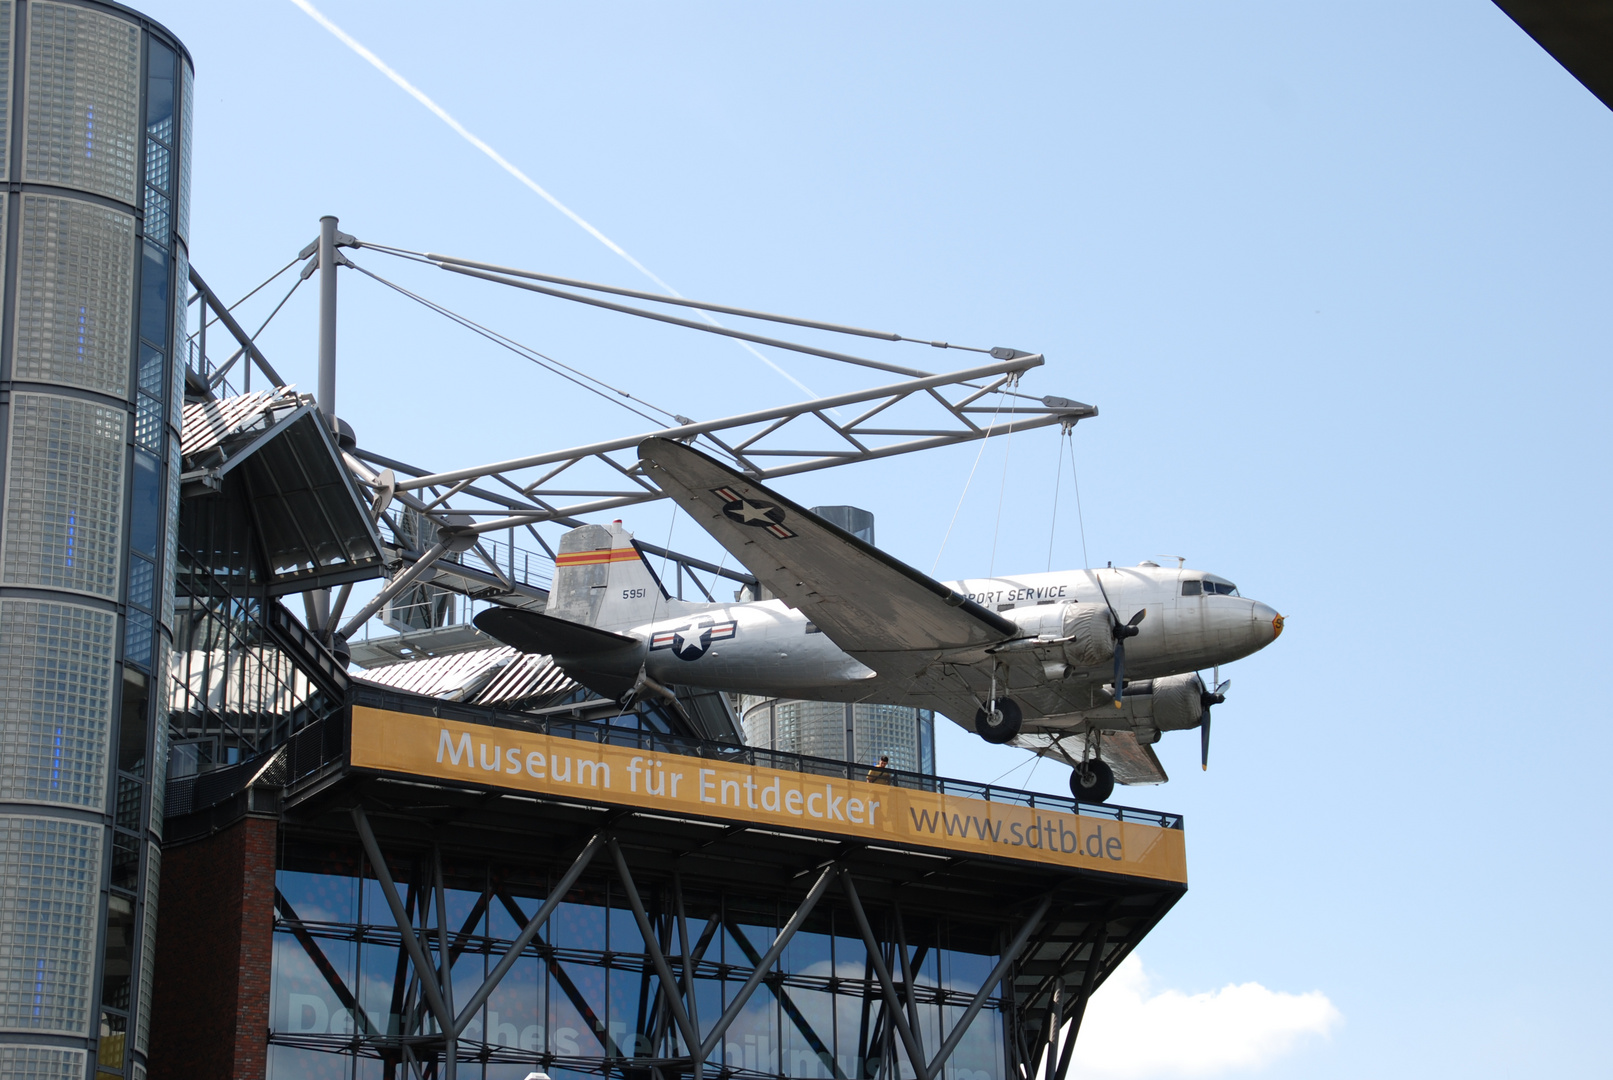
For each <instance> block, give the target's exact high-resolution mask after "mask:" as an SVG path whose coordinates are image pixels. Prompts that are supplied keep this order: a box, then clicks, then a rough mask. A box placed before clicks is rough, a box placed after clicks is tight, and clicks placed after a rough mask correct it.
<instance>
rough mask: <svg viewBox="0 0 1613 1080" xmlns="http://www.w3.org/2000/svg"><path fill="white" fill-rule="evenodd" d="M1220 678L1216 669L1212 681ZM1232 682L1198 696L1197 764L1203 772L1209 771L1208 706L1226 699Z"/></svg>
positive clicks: (1218, 684) (1229, 680) (1219, 685)
mask: <svg viewBox="0 0 1613 1080" xmlns="http://www.w3.org/2000/svg"><path fill="white" fill-rule="evenodd" d="M1220 677H1221V669H1220V668H1216V669H1215V674H1214V675H1213V676H1212V679H1219V678H1220ZM1231 685H1232V680H1231V679H1228V680H1227V681H1226V682H1223V683H1217V684H1216V687H1215V689H1214V690H1205V691H1203V692H1201V693H1200V694H1199V708H1200V709H1201V710H1202V711H1201V712H1200V714H1199V763H1200V765H1201V766H1202V767H1203V769H1204V771H1205V772H1209V770H1210V706H1211V705H1219V704H1221V703H1222V702H1223V701H1225V700H1226V699H1227V687H1229V686H1231Z"/></svg>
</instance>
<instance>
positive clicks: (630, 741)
mask: <svg viewBox="0 0 1613 1080" xmlns="http://www.w3.org/2000/svg"><path fill="white" fill-rule="evenodd" d="M352 700H353V703H354V704H356V705H367V706H370V707H371V708H377V709H390V710H392V711H394V712H404V713H414V714H416V715H424V716H434V717H438V718H439V719H444V720H458V721H461V722H464V723H470V724H483V725H486V726H490V727H503V728H514V729H518V730H522V731H535V732H538V733H539V734H543V735H549V736H553V737H557V738H562V739H576V740H578V741H579V742H592V743H605V744H608V745H611V746H629V747H633V748H634V749H638V750H648V751H653V752H656V753H663V754H681V755H684V756H686V757H703V758H715V759H718V760H721V761H727V762H732V763H735V764H741V765H759V766H762V767H764V768H769V769H778V770H781V771H783V772H800V773H810V774H812V775H815V776H835V777H845V778H846V779H848V780H861V779H863V778H864V777H865V776H866V775H867V773H868V768H869V767H868V765H866V764H858V763H856V762H850V761H834V760H832V759H829V758H818V757H809V756H807V755H805V754H792V753H788V752H786V751H783V750H768V749H765V748H762V747H756V746H730V745H727V744H724V743H714V742H707V741H705V740H702V739H695V738H691V737H689V736H686V735H663V734H660V733H658V732H654V731H642V730H639V729H637V728H627V727H615V726H612V725H609V724H599V723H590V722H587V721H581V720H567V719H564V718H560V717H538V716H530V715H525V714H521V713H504V712H498V711H496V710H491V709H480V708H476V707H474V706H465V705H458V704H455V703H452V702H445V701H441V700H438V699H437V698H422V697H418V696H416V695H414V694H405V693H400V692H398V691H395V690H388V689H385V688H382V687H377V686H370V685H367V684H365V685H361V684H359V683H354V684H353V698H352ZM886 775H887V776H888V777H889V782H890V783H891V784H892V785H893V786H895V787H905V788H913V789H915V790H918V791H933V792H935V793H936V794H939V795H955V796H960V797H962V798H966V799H981V800H984V801H986V802H1000V803H1009V804H1012V805H1015V806H1027V807H1032V808H1037V809H1044V810H1057V811H1062V812H1064V813H1072V814H1083V815H1086V816H1089V817H1107V818H1112V819H1114V820H1115V821H1131V822H1137V823H1139V824H1146V825H1156V826H1159V827H1160V828H1164V829H1180V828H1182V816H1181V815H1180V814H1168V813H1164V812H1162V811H1159V810H1143V809H1139V808H1137V807H1131V806H1113V805H1110V804H1107V803H1083V802H1078V801H1076V800H1075V799H1072V798H1070V797H1069V796H1067V795H1051V794H1048V793H1046V792H1041V791H1022V790H1020V789H1018V788H1009V787H1000V786H998V785H996V784H981V783H977V782H976V781H973V780H954V779H949V778H947V777H941V776H927V775H925V774H923V773H915V772H904V771H902V770H899V769H891V770H888V772H887V774H886Z"/></svg>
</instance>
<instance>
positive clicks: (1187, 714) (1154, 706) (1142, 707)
mask: <svg viewBox="0 0 1613 1080" xmlns="http://www.w3.org/2000/svg"><path fill="white" fill-rule="evenodd" d="M1203 693H1204V683H1203V682H1202V681H1201V680H1200V679H1199V677H1198V676H1197V675H1194V674H1192V673H1191V672H1190V673H1188V674H1186V675H1167V676H1165V677H1164V678H1162V679H1139V680H1137V681H1136V682H1128V683H1127V684H1126V693H1125V698H1124V701H1125V707H1126V710H1127V712H1128V713H1129V714H1130V715H1131V717H1132V718H1133V719H1134V720H1149V721H1150V722H1151V723H1152V725H1153V726H1154V727H1155V728H1156V729H1158V730H1160V731H1185V730H1187V729H1188V728H1196V727H1198V726H1199V720H1200V719H1201V718H1202V717H1203V715H1204V702H1203V699H1202V698H1201V697H1200V696H1199V695H1201V694H1203Z"/></svg>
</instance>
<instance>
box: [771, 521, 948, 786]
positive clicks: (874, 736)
mask: <svg viewBox="0 0 1613 1080" xmlns="http://www.w3.org/2000/svg"><path fill="white" fill-rule="evenodd" d="M812 512H813V513H814V514H817V515H818V516H819V517H821V518H823V519H824V520H826V521H828V522H829V523H830V524H832V525H837V526H839V527H840V528H842V529H844V530H846V531H847V532H849V533H851V534H852V535H853V536H855V537H856V538H857V539H859V540H861V541H863V542H864V543H866V544H872V543H873V542H874V515H873V514H871V513H869V512H868V511H867V510H862V509H859V508H858V507H855V506H814V507H813V508H812ZM740 708H741V710H742V712H743V716H742V718H741V724H742V727H743V730H744V734H745V742H746V743H747V744H749V745H751V746H763V747H766V748H768V749H770V750H783V751H786V752H788V753H791V754H806V755H809V756H811V757H821V758H832V759H834V760H837V761H857V762H862V763H864V764H867V765H873V764H874V763H875V762H877V761H878V760H879V757H880V755H881V754H888V755H889V756H890V759H891V768H893V769H901V770H903V771H905V772H916V773H928V774H931V775H934V773H935V714H934V713H932V712H931V711H930V710H928V709H915V708H913V707H912V706H910V705H869V704H866V703H860V702H859V703H857V704H842V703H840V702H838V701H797V700H794V699H791V698H762V697H745V698H743V699H741V702H740Z"/></svg>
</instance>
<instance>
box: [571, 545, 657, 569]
mask: <svg viewBox="0 0 1613 1080" xmlns="http://www.w3.org/2000/svg"><path fill="white" fill-rule="evenodd" d="M637 560H638V549H637V548H630V547H628V548H607V549H605V550H604V551H573V552H568V553H565V554H561V555H556V556H555V557H554V564H555V565H556V566H593V565H595V564H598V563H618V562H636V561H637Z"/></svg>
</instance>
